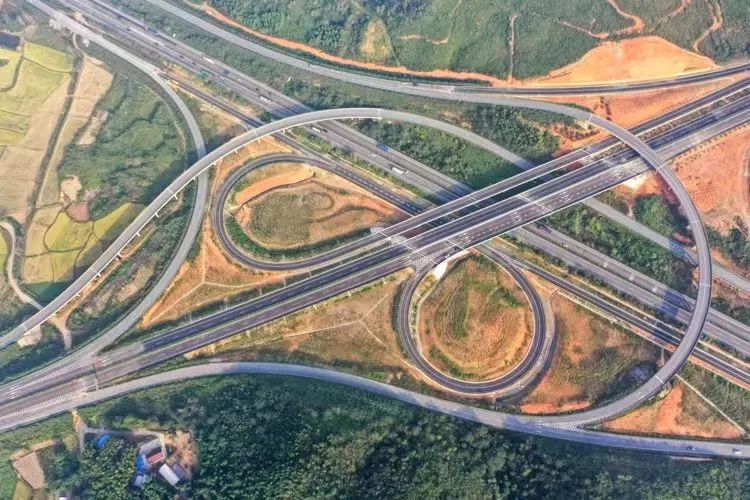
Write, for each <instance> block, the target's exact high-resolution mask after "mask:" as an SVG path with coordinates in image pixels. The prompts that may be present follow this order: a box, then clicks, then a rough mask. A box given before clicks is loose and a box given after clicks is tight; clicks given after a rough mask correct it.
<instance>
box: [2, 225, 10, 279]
mask: <svg viewBox="0 0 750 500" xmlns="http://www.w3.org/2000/svg"><path fill="white" fill-rule="evenodd" d="M9 253H10V251H9V249H8V242H7V241H5V236H3V235H0V272H2V273H4V272H5V261H6V260H7V259H8V254H9ZM4 277H5V274H2V276H0V281H2V280H3V278H4Z"/></svg>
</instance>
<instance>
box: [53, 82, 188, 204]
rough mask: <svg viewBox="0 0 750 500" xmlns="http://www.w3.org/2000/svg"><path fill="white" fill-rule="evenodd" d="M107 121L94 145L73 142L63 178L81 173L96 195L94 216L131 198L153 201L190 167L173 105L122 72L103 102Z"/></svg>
mask: <svg viewBox="0 0 750 500" xmlns="http://www.w3.org/2000/svg"><path fill="white" fill-rule="evenodd" d="M97 109H98V111H100V112H106V117H107V118H106V121H105V122H104V125H103V126H102V128H101V130H100V131H99V133H98V134H97V136H96V140H95V141H94V143H93V144H90V145H77V144H71V145H70V146H68V147H67V149H66V152H65V157H64V158H63V161H62V164H61V165H60V174H61V176H77V177H78V178H79V179H80V180H81V183H82V184H83V187H84V190H86V191H88V192H90V193H96V196H95V197H94V199H93V200H92V202H91V214H92V217H94V218H97V217H102V216H103V215H106V214H107V213H108V212H109V211H111V210H113V209H114V208H116V207H118V206H120V205H122V204H123V203H126V202H131V203H138V204H146V203H147V202H149V201H151V199H153V198H154V197H155V196H156V195H157V194H158V193H159V192H161V191H162V190H163V189H164V187H165V186H166V185H167V184H168V183H169V181H170V180H171V179H173V178H174V176H175V173H176V172H178V171H179V170H180V169H182V168H183V167H184V166H185V146H184V143H183V139H182V138H181V137H180V132H179V130H178V127H177V123H176V122H175V118H174V116H173V115H172V112H171V110H170V109H169V107H168V106H167V105H166V104H165V103H164V102H162V100H161V99H160V98H159V96H158V95H157V94H156V93H154V92H153V91H152V90H150V89H149V88H148V87H146V86H145V85H143V84H140V83H138V82H137V81H135V80H133V79H131V78H124V77H121V76H117V77H116V78H115V81H114V83H113V85H112V87H111V88H110V89H109V91H108V92H107V94H106V95H105V96H104V98H103V99H102V101H101V102H100V103H99V104H98V106H97Z"/></svg>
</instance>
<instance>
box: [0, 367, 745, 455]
mask: <svg viewBox="0 0 750 500" xmlns="http://www.w3.org/2000/svg"><path fill="white" fill-rule="evenodd" d="M222 375H274V376H287V377H297V378H306V379H312V380H318V381H323V382H329V383H334V384H341V385H346V386H348V387H352V388H354V389H359V390H362V391H366V392H369V393H372V394H376V395H378V396H383V397H387V398H391V399H395V400H398V401H401V402H403V403H406V404H410V405H413V406H417V407H419V408H424V409H426V410H429V411H434V412H438V413H443V414H445V415H450V416H452V417H456V418H461V419H463V420H469V421H472V422H477V423H480V424H483V425H487V426H490V427H495V428H498V429H506V430H510V431H516V432H523V433H527V434H534V435H538V436H543V437H549V438H556V439H564V440H567V441H574V442H579V443H586V444H593V445H598V446H611V447H617V448H623V449H629V450H636V451H646V452H654V453H666V454H673V455H690V456H697V457H724V458H744V457H750V445H748V444H735V443H723V442H719V441H700V440H691V439H665V438H655V437H642V436H629V435H623V434H612V433H607V432H596V431H589V430H583V429H575V428H571V429H562V428H556V427H548V426H544V425H539V423H538V422H536V421H534V420H533V419H531V418H530V417H526V416H523V415H512V414H508V413H501V412H496V411H492V410H486V409H483V408H477V407H474V406H470V405H467V404H462V403H456V402H452V401H445V400H442V399H440V398H436V397H434V396H427V395H425V394H421V393H418V392H413V391H410V390H408V389H402V388H400V387H395V386H392V385H389V384H384V383H382V382H376V381H374V380H370V379H366V378H363V377H359V376H356V375H350V374H348V373H341V372H337V371H334V370H328V369H324V368H314V367H311V366H304V365H292V364H282V363H260V362H240V363H227V362H213V363H204V364H198V365H194V366H188V367H185V368H178V369H175V370H170V371H166V372H162V373H157V374H155V375H149V376H146V377H141V378H138V379H134V380H129V381H127V382H123V383H121V384H117V385H114V386H111V387H107V388H104V389H99V390H97V391H93V392H89V393H87V394H84V395H82V396H81V397H80V398H78V399H75V400H68V401H65V402H62V403H57V404H56V405H55V406H54V407H50V408H49V415H48V416H51V415H56V414H60V413H63V412H66V411H70V410H73V409H75V408H78V407H81V406H87V405H91V404H95V403H99V402H102V401H106V400H108V399H112V398H115V397H118V396H122V395H125V394H128V393H131V392H134V391H139V390H143V389H148V388H152V387H158V386H161V385H166V384H171V383H175V382H181V381H186V380H192V379H196V378H201V377H211V376H222ZM35 420H38V419H36V418H28V417H24V416H19V417H18V418H17V420H16V422H14V425H13V427H19V426H22V425H27V424H29V423H31V422H33V421H35ZM8 429H9V426H7V425H4V426H2V425H0V431H4V430H8ZM735 449H736V450H739V451H740V453H741V455H737V454H736V453H735V451H734V450H735Z"/></svg>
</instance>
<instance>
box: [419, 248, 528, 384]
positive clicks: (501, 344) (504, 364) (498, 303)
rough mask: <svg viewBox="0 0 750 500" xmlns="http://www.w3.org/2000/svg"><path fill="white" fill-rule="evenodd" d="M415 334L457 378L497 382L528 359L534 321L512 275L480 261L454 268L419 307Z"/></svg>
mask: <svg viewBox="0 0 750 500" xmlns="http://www.w3.org/2000/svg"><path fill="white" fill-rule="evenodd" d="M418 318H419V320H418V323H417V324H418V326H417V331H418V333H419V338H420V343H421V345H422V350H423V352H424V353H425V354H426V355H427V357H428V359H430V361H431V362H433V363H435V365H436V366H438V367H439V368H441V369H443V370H446V371H447V372H450V373H451V374H452V375H454V376H458V377H465V378H471V379H489V378H493V377H498V376H500V375H501V374H502V373H504V372H505V371H507V370H508V369H509V368H511V367H513V366H514V365H515V364H516V363H517V362H518V361H520V359H521V358H522V357H523V355H524V354H525V352H526V350H527V347H528V344H529V342H530V340H531V335H532V332H533V318H532V316H531V310H530V308H529V307H528V304H527V302H526V299H525V297H524V296H523V292H522V291H521V289H520V288H519V287H518V285H517V284H516V283H515V282H514V280H513V279H512V278H511V276H510V275H508V274H506V273H505V271H503V270H502V269H501V268H500V267H498V266H497V265H496V264H494V263H493V262H491V261H489V260H488V259H487V258H485V257H482V256H472V257H469V258H466V259H463V260H461V261H459V262H458V263H456V264H455V265H453V267H451V268H450V269H449V271H448V272H447V274H446V275H445V276H444V277H443V278H442V279H441V280H440V281H438V282H437V284H436V285H435V286H434V287H433V288H432V289H431V290H430V292H429V294H428V295H427V296H426V297H425V298H424V299H423V300H422V301H421V303H420V306H419V315H418Z"/></svg>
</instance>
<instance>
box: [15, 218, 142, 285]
mask: <svg viewBox="0 0 750 500" xmlns="http://www.w3.org/2000/svg"><path fill="white" fill-rule="evenodd" d="M61 208H62V207H61V206H59V205H55V206H51V207H47V208H46V209H43V211H42V215H41V216H40V217H37V218H35V221H34V223H33V224H32V226H31V229H30V231H29V235H28V238H27V241H28V243H27V247H26V258H25V259H24V261H23V269H22V272H21V277H22V280H23V282H24V284H25V285H26V286H30V287H31V288H32V289H33V291H34V292H35V293H36V294H37V295H40V296H41V298H45V297H47V296H49V295H50V294H52V293H54V292H55V291H56V290H57V288H58V287H56V286H51V287H50V286H46V285H48V284H50V285H51V284H54V283H57V284H64V283H66V282H68V281H70V280H72V279H73V278H74V277H75V274H76V271H77V270H78V269H80V268H83V267H85V266H86V265H88V264H90V263H91V261H92V260H93V259H95V258H96V257H98V255H99V253H100V252H101V249H102V248H103V247H104V246H106V245H107V243H108V242H110V241H112V240H113V239H114V238H116V237H117V235H118V233H119V231H120V229H121V228H122V227H124V226H126V225H127V224H128V223H129V222H130V221H131V220H132V219H133V218H134V217H135V215H136V214H137V213H138V211H139V210H140V209H141V206H140V205H135V204H131V203H126V204H124V205H122V206H120V207H118V208H117V209H115V210H113V211H112V212H110V213H109V214H107V215H106V216H104V217H102V218H100V219H97V220H96V221H86V222H78V221H75V220H73V219H72V218H71V217H70V215H68V213H67V212H65V211H64V210H61ZM52 217H54V218H52ZM45 222H48V224H47V225H45Z"/></svg>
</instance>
